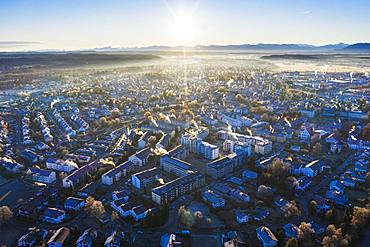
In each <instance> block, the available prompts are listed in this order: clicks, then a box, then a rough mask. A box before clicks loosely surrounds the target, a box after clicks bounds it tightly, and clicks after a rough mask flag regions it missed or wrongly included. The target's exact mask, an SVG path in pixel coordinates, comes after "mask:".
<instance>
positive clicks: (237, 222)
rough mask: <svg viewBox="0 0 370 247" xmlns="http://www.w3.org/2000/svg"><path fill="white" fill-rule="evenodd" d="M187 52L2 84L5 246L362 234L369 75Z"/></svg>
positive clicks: (369, 211)
mask: <svg viewBox="0 0 370 247" xmlns="http://www.w3.org/2000/svg"><path fill="white" fill-rule="evenodd" d="M186 66H187V68H186V70H187V71H186V72H184V68H183V67H184V65H183V64H180V65H179V64H171V65H153V66H147V67H145V69H141V70H139V71H137V70H136V69H135V68H133V69H120V68H108V69H104V70H88V71H81V72H78V73H76V72H74V71H71V72H64V71H63V72H55V73H54V74H52V75H47V76H45V77H43V78H42V79H38V80H34V81H33V82H32V84H23V85H18V86H17V87H16V88H14V89H11V90H3V91H2V92H1V95H0V97H1V101H2V102H1V108H0V123H1V126H0V143H1V146H0V147H1V149H0V153H1V158H0V167H1V176H0V196H1V197H0V206H1V207H0V209H1V210H0V214H1V217H0V220H1V222H0V223H1V234H0V235H1V237H0V239H1V244H4V245H6V246H228V247H230V246H257V245H260V246H315V245H324V246H349V245H350V244H353V243H357V242H359V241H360V240H361V236H362V234H365V233H367V234H368V228H367V229H366V227H365V226H368V223H369V218H370V208H369V188H370V187H369V183H370V173H369V162H370V123H369V100H370V94H369V88H368V85H369V83H370V76H369V75H368V74H364V73H353V72H317V71H312V72H273V71H269V70H266V69H263V68H261V69H255V68H251V67H249V66H246V65H239V64H237V65H218V64H207V63H203V64H191V63H190V64H187V65H186ZM185 73H186V74H185ZM366 231H367V232H366ZM351 246H352V245H351Z"/></svg>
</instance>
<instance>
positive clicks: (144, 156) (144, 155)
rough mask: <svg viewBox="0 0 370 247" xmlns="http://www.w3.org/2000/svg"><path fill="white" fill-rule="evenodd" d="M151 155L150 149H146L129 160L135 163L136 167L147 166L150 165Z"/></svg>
mask: <svg viewBox="0 0 370 247" xmlns="http://www.w3.org/2000/svg"><path fill="white" fill-rule="evenodd" d="M149 154H150V148H144V149H142V150H140V151H138V152H136V153H135V154H133V155H131V156H130V157H129V158H128V160H129V161H131V162H132V163H134V165H137V166H145V165H146V164H147V163H148V158H149Z"/></svg>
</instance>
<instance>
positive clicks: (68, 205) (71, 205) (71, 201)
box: [64, 196, 85, 211]
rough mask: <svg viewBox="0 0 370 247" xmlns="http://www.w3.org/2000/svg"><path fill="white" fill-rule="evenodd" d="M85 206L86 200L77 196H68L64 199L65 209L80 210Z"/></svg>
mask: <svg viewBox="0 0 370 247" xmlns="http://www.w3.org/2000/svg"><path fill="white" fill-rule="evenodd" d="M83 207H85V200H84V199H81V198H77V197H72V196H70V197H68V198H67V199H66V200H65V201H64V209H66V210H71V211H78V210H80V209H81V208H83Z"/></svg>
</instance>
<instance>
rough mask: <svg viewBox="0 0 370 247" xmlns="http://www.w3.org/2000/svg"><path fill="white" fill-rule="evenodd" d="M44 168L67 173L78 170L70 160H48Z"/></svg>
mask: <svg viewBox="0 0 370 247" xmlns="http://www.w3.org/2000/svg"><path fill="white" fill-rule="evenodd" d="M46 167H47V168H48V169H50V170H54V171H60V172H67V173H70V172H72V171H73V170H76V169H78V165H77V164H76V163H75V162H73V161H72V160H61V159H54V158H48V159H47V160H46Z"/></svg>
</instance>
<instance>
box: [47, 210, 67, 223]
mask: <svg viewBox="0 0 370 247" xmlns="http://www.w3.org/2000/svg"><path fill="white" fill-rule="evenodd" d="M65 217H66V212H65V211H64V210H61V209H57V208H47V209H46V210H45V213H44V217H43V221H45V222H49V223H53V224H58V223H61V222H62V220H64V218H65Z"/></svg>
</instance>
